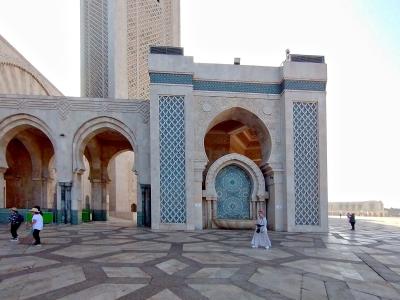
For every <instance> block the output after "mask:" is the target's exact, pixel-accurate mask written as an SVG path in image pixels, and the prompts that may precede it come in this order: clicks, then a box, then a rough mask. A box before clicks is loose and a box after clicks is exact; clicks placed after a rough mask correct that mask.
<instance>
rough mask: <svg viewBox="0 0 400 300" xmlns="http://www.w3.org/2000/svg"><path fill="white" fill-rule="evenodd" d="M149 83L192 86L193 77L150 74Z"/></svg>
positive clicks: (188, 75) (177, 74) (176, 74)
mask: <svg viewBox="0 0 400 300" xmlns="http://www.w3.org/2000/svg"><path fill="white" fill-rule="evenodd" d="M150 82H151V83H168V84H190V85H192V84H193V75H191V74H181V73H174V74H173V73H150Z"/></svg>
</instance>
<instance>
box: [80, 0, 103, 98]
mask: <svg viewBox="0 0 400 300" xmlns="http://www.w3.org/2000/svg"><path fill="white" fill-rule="evenodd" d="M81 14H82V15H83V24H82V25H83V30H81V34H82V35H83V45H82V51H83V53H82V55H83V74H82V77H83V78H82V96H84V97H97V98H107V97H108V57H109V54H108V4H107V1H106V0H85V1H83V2H82V12H81Z"/></svg>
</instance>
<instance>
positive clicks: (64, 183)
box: [58, 181, 72, 188]
mask: <svg viewBox="0 0 400 300" xmlns="http://www.w3.org/2000/svg"><path fill="white" fill-rule="evenodd" d="M58 184H59V185H60V186H61V187H65V188H70V187H72V182H71V181H66V182H58Z"/></svg>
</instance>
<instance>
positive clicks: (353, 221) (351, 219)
mask: <svg viewBox="0 0 400 300" xmlns="http://www.w3.org/2000/svg"><path fill="white" fill-rule="evenodd" d="M349 223H350V225H351V230H355V228H354V226H355V225H356V214H355V213H352V214H349Z"/></svg>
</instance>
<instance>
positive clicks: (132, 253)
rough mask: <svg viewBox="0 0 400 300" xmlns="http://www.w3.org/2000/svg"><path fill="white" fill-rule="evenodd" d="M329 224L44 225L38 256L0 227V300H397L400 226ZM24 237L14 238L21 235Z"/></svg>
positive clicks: (335, 221) (334, 220) (342, 221)
mask: <svg viewBox="0 0 400 300" xmlns="http://www.w3.org/2000/svg"><path fill="white" fill-rule="evenodd" d="M356 227H357V228H356V231H355V232H352V231H350V230H349V224H348V223H347V222H346V220H345V219H344V218H342V219H339V218H332V219H330V232H329V233H328V234H312V233H281V232H269V234H270V238H271V240H272V245H273V246H272V249H270V250H268V251H267V250H265V249H252V248H250V240H251V237H252V234H253V233H252V232H250V231H226V230H205V231H200V232H187V231H185V232H165V231H151V230H149V229H140V228H132V227H131V226H130V225H129V224H127V223H116V222H108V223H101V222H95V223H88V224H82V225H78V226H67V225H65V226H64V225H58V226H57V225H52V226H46V227H45V229H44V231H43V232H42V234H41V236H42V241H43V246H42V247H33V246H29V245H23V244H18V243H15V242H10V241H9V233H8V227H6V226H5V225H2V226H1V227H0V299H4V300H6V299H7V300H9V299H41V300H43V299H85V300H87V299H107V300H109V299H160V300H161V299H162V300H169V299H230V300H231V299H318V300H320V299H340V300H347V299H362V300H370V299H371V300H372V299H400V235H399V231H400V228H399V227H394V226H390V225H387V224H386V223H385V224H378V223H374V222H372V221H371V220H358V221H357V224H356ZM27 232H28V231H27V230H26V229H25V228H23V229H20V234H22V235H24V234H27Z"/></svg>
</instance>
